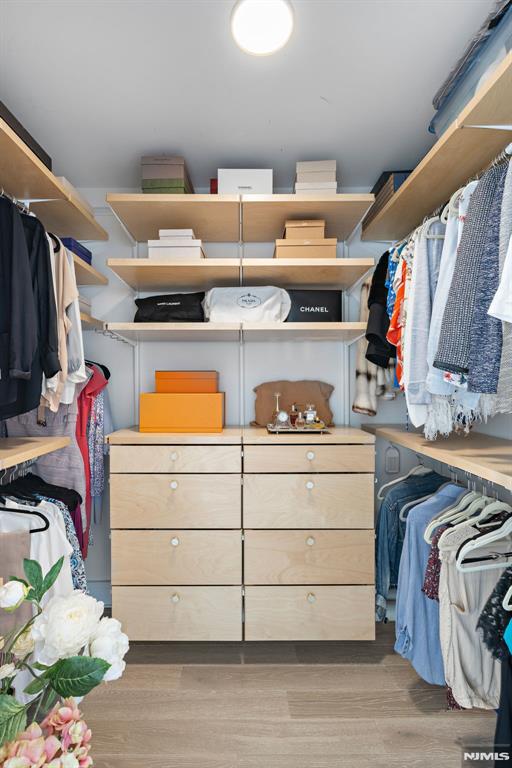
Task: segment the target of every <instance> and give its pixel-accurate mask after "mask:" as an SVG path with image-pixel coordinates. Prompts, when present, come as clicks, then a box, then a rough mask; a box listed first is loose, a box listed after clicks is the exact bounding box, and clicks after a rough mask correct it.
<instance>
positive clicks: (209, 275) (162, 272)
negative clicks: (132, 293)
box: [107, 258, 374, 291]
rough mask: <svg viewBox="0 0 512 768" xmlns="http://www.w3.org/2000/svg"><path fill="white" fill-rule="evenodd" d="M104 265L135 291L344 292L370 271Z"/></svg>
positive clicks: (264, 262)
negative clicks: (267, 288)
mask: <svg viewBox="0 0 512 768" xmlns="http://www.w3.org/2000/svg"><path fill="white" fill-rule="evenodd" d="M107 265H108V266H109V267H110V269H111V270H112V271H113V272H114V273H115V274H116V275H118V277H120V278H121V279H122V280H124V282H125V283H128V285H130V286H131V287H132V288H134V289H135V290H138V291H158V290H169V289H170V288H195V289H202V290H208V289H209V288H213V287H215V286H225V285H238V283H239V280H240V267H242V270H243V271H242V277H243V284H244V285H280V286H285V287H287V288H299V287H306V286H307V287H310V288H331V289H333V290H336V289H337V290H346V289H347V288H350V286H352V285H353V284H354V283H355V282H356V281H357V280H359V279H360V278H361V277H362V276H363V275H364V274H365V273H366V272H368V270H370V269H372V268H373V266H374V261H373V259H261V258H253V259H242V261H240V260H239V259H197V260H196V259H191V260H190V261H183V262H174V263H173V262H169V261H159V260H156V259H109V260H108V262H107Z"/></svg>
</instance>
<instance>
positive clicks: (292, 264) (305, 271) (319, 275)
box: [242, 259, 375, 290]
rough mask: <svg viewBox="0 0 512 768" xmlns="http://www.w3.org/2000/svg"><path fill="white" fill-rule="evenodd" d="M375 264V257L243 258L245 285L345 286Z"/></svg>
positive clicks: (337, 288)
mask: <svg viewBox="0 0 512 768" xmlns="http://www.w3.org/2000/svg"><path fill="white" fill-rule="evenodd" d="M374 265H375V262H374V260H373V259H242V267H243V273H242V274H243V283H244V285H278V286H283V287H285V288H332V289H333V290H346V289H347V288H350V286H351V285H353V284H354V283H355V282H356V281H357V280H359V278H360V277H362V276H363V275H364V274H365V273H366V272H368V270H369V269H372V268H373V267H374Z"/></svg>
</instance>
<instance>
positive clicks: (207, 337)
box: [106, 323, 366, 342]
mask: <svg viewBox="0 0 512 768" xmlns="http://www.w3.org/2000/svg"><path fill="white" fill-rule="evenodd" d="M106 329H107V330H109V331H114V332H115V333H117V334H118V335H119V336H123V337H124V338H125V339H129V340H130V341H238V340H239V339H240V333H242V335H243V338H244V339H245V340H246V341H344V342H353V341H356V339H358V338H360V337H361V336H363V335H364V332H365V330H366V323H254V324H252V323H107V324H106Z"/></svg>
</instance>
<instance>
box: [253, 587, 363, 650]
mask: <svg viewBox="0 0 512 768" xmlns="http://www.w3.org/2000/svg"><path fill="white" fill-rule="evenodd" d="M374 602H375V592H374V588H373V587H369V586H365V587H362V586H359V587H357V586H351V587H332V586H329V587H246V590H245V639H246V640H375V605H374Z"/></svg>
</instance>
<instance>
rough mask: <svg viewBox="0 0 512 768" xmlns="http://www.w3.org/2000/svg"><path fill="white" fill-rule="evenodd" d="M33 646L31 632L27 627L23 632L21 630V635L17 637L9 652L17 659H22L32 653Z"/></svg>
mask: <svg viewBox="0 0 512 768" xmlns="http://www.w3.org/2000/svg"><path fill="white" fill-rule="evenodd" d="M34 646H35V642H34V638H33V637H32V632H31V630H30V627H29V629H27V630H26V631H25V632H23V634H22V635H20V636H19V637H18V639H17V640H16V642H15V643H14V645H13V647H12V648H11V653H12V655H13V656H15V657H16V658H17V659H24V658H25V656H28V655H29V654H31V653H32V651H33V650H34Z"/></svg>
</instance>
